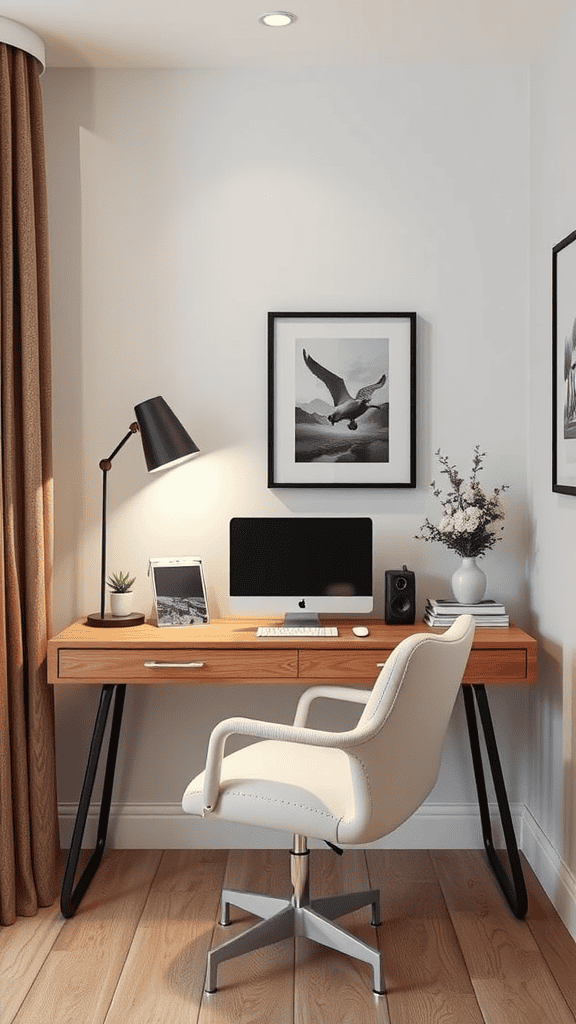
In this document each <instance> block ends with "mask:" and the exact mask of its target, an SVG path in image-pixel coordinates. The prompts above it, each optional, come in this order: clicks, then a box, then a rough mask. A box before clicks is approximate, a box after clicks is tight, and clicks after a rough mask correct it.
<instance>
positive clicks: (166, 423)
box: [134, 395, 199, 473]
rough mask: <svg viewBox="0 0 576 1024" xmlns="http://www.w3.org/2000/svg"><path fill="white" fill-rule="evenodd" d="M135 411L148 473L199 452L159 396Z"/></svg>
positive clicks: (139, 406)
mask: <svg viewBox="0 0 576 1024" xmlns="http://www.w3.org/2000/svg"><path fill="white" fill-rule="evenodd" d="M134 412H135V413H136V419H137V420H138V426H139V427H140V434H141V437H142V447H143V449H144V458H145V459H146V467H147V469H148V472H149V473H153V472H154V470H156V469H162V468H163V467H165V466H168V465H169V464H170V463H171V462H178V461H180V460H181V459H185V458H187V457H188V456H190V455H194V454H195V453H196V452H197V451H199V448H198V447H197V446H196V445H195V444H194V441H193V440H192V438H191V437H190V434H189V433H188V431H186V430H185V429H184V427H183V426H182V424H181V423H180V420H179V419H178V417H177V416H175V415H174V413H173V412H172V409H171V408H170V406H169V405H168V404H167V403H166V402H165V401H164V399H163V398H161V397H160V395H158V397H157V398H149V399H148V400H147V401H146V402H140V404H139V405H135V406H134Z"/></svg>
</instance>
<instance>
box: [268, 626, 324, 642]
mask: <svg viewBox="0 0 576 1024" xmlns="http://www.w3.org/2000/svg"><path fill="white" fill-rule="evenodd" d="M256 636H257V637H260V638H264V639H265V640H270V639H274V637H282V636H290V637H293V636H298V637H300V636H301V637H304V638H305V639H306V638H308V639H314V637H318V636H338V628H337V626H258V629H257V630H256Z"/></svg>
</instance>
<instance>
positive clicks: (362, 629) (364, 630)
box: [352, 626, 370, 636]
mask: <svg viewBox="0 0 576 1024" xmlns="http://www.w3.org/2000/svg"><path fill="white" fill-rule="evenodd" d="M352 632H353V633H354V636H368V634H369V633H370V630H369V629H368V627H367V626H352Z"/></svg>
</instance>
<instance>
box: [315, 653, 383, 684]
mask: <svg viewBox="0 0 576 1024" xmlns="http://www.w3.org/2000/svg"><path fill="white" fill-rule="evenodd" d="M389 656H390V651H300V659H299V663H298V677H299V678H300V679H365V680H366V681H367V682H369V681H370V680H372V681H374V680H375V679H376V676H377V675H378V673H379V671H380V668H379V665H380V666H381V665H382V664H383V663H384V662H385V661H386V659H387V658H388V657H389Z"/></svg>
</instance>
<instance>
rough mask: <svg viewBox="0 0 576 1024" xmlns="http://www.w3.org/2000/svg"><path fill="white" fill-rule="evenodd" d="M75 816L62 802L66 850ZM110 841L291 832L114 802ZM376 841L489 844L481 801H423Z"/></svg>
mask: <svg viewBox="0 0 576 1024" xmlns="http://www.w3.org/2000/svg"><path fill="white" fill-rule="evenodd" d="M99 812H100V807H99V805H98V804H93V805H92V806H91V808H90V812H89V814H88V820H87V822H86V832H85V834H84V842H83V846H85V847H87V848H89V849H90V848H93V847H94V845H95V843H96V830H97V825H98V814H99ZM511 812H512V818H513V821H514V827H515V829H516V834H517V835H518V836H519V835H520V834H521V828H522V817H523V812H524V805H523V804H513V805H512V807H511ZM495 814H497V812H496V811H495ZM75 815H76V804H60V807H59V818H60V840H61V845H62V847H63V849H67V848H68V847H69V846H70V841H71V838H72V829H73V826H74V818H75ZM493 830H494V842H495V845H496V846H500V845H502V835H501V830H500V827H499V823H498V822H497V821H494V819H493ZM108 845H109V846H110V847H113V848H115V849H121V850H138V849H140V850H150V849H158V850H168V849H172V850H185V849H208V850H216V849H235V848H237V849H263V848H273V849H274V848H280V849H283V848H284V847H285V846H286V835H285V833H282V832H272V831H265V830H263V829H261V830H259V829H255V828H250V827H244V826H240V825H229V824H226V823H223V822H218V821H216V820H215V819H210V818H194V817H191V815H189V814H185V813H184V811H183V810H182V808H181V806H180V804H112V809H111V813H110V826H109V830H108ZM310 845H311V846H313V845H317V846H322V845H323V844H322V843H320V842H319V843H316V844H314V843H311V844H310ZM373 845H374V846H375V847H376V848H380V849H388V850H394V849H396V850H407V849H416V850H418V849H423V850H432V849H451V850H456V849H467V850H475V849H478V848H479V847H481V846H482V845H483V844H482V830H481V826H480V815H479V811H478V805H477V804H433V803H426V804H423V805H422V807H420V808H419V810H417V811H416V813H415V814H413V815H412V817H411V818H409V819H408V821H406V822H405V823H404V824H403V825H401V826H400V827H399V828H397V829H396V831H395V832H393V833H391V835H389V836H386V837H385V838H384V839H381V840H379V842H377V843H374V844H373Z"/></svg>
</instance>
